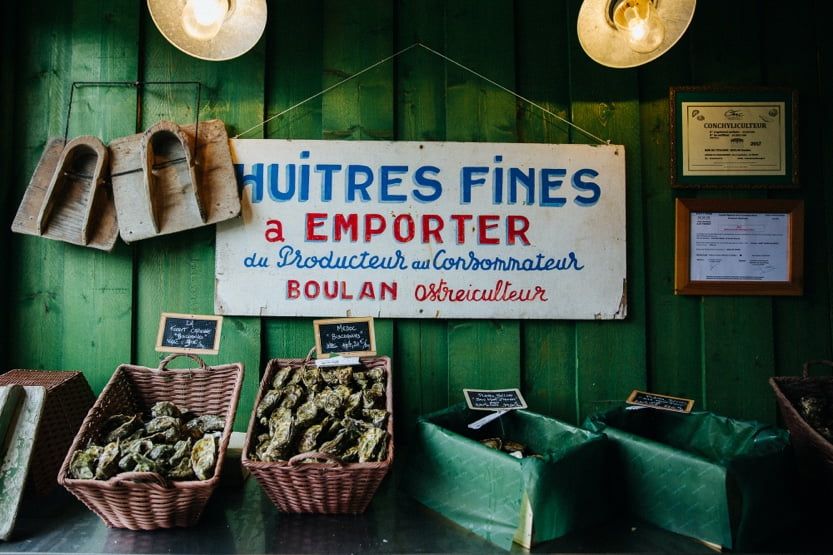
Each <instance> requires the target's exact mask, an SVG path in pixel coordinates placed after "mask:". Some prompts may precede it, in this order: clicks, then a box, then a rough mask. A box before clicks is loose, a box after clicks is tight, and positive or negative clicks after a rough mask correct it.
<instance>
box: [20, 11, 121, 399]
mask: <svg viewBox="0 0 833 555" xmlns="http://www.w3.org/2000/svg"><path fill="white" fill-rule="evenodd" d="M21 10H23V11H24V13H22V14H21V16H22V18H23V21H24V26H26V27H27V28H28V29H29V32H28V33H26V34H25V37H26V38H25V40H26V41H29V42H28V44H26V46H25V47H22V48H21V51H23V52H27V53H28V56H29V57H27V58H24V61H23V64H25V65H24V66H23V67H25V68H27V69H26V70H25V71H27V73H29V75H28V76H27V77H26V78H25V79H24V80H22V81H21V86H25V90H22V91H20V92H19V93H18V96H20V97H21V98H26V99H27V105H28V106H27V108H26V109H24V111H23V112H22V114H21V117H22V118H23V123H22V124H21V125H20V126H19V127H18V129H20V130H22V131H23V132H24V133H26V134H27V139H26V140H25V144H26V146H25V147H24V148H25V149H26V154H25V157H26V158H27V159H28V160H29V162H28V163H26V164H25V165H24V166H25V168H26V169H25V171H24V172H23V173H21V174H18V175H17V176H16V182H17V183H18V184H19V186H20V189H19V190H20V191H21V192H22V190H23V187H24V186H25V184H26V183H27V182H28V178H29V175H30V173H31V171H32V170H33V168H34V166H35V164H36V163H37V159H38V158H39V156H40V153H41V149H42V146H43V144H44V143H45V141H46V139H47V137H50V136H53V137H54V136H60V137H62V136H63V134H64V127H63V126H64V123H65V122H66V117H67V113H66V109H67V101H68V97H69V91H70V87H71V84H72V82H73V81H81V80H83V81H102V80H103V81H113V80H115V81H120V80H129V81H133V80H135V79H136V76H137V71H138V69H137V66H138V62H137V60H138V52H137V51H136V49H135V44H136V43H137V37H138V19H137V15H138V10H137V9H136V6H135V5H134V3H131V2H126V1H122V2H103V1H102V2H81V1H78V2H74V3H71V4H66V3H56V6H55V9H44V8H43V6H42V5H38V6H37V7H32V8H29V7H26V8H21ZM44 29H50V31H49V32H45V31H44ZM22 35H24V34H22ZM91 38H94V39H95V40H91ZM24 83H25V85H24ZM76 96H77V98H76V102H75V103H74V104H73V113H72V120H71V121H70V124H71V125H70V138H72V137H74V136H77V135H82V134H91V135H95V136H97V137H99V138H100V139H102V140H103V141H104V142H107V141H109V140H110V139H112V138H114V137H116V136H119V135H120V134H127V133H131V132H133V130H134V128H135V120H136V101H135V94H134V93H133V92H132V91H130V89H102V88H92V87H90V88H84V89H83V90H80V89H79V90H78V91H77V95H76ZM102 106H107V107H108V108H107V110H103V109H102ZM17 198H19V196H18V197H17ZM16 200H17V199H16ZM13 249H14V252H15V253H16V254H15V256H16V257H19V258H18V259H19V260H23V261H26V262H25V263H24V264H22V265H21V266H22V267H21V269H20V272H19V273H18V274H16V278H15V279H17V280H18V283H17V288H16V293H15V294H14V297H13V298H14V299H15V301H14V303H15V304H16V305H17V307H18V308H17V309H16V316H15V318H16V324H15V326H14V331H13V334H14V337H15V339H14V340H13V341H12V345H13V346H14V347H13V348H14V349H15V352H14V354H13V356H12V363H13V364H14V365H15V366H22V367H33V368H80V369H83V370H84V371H85V375H86V377H87V379H88V381H89V382H90V384H91V385H92V387H93V389H94V390H95V391H99V390H100V389H101V388H102V387H103V386H104V384H105V383H106V382H107V380H108V379H109V377H110V374H112V372H113V370H114V369H115V367H116V365H118V364H119V363H121V362H127V361H129V360H130V337H131V325H132V319H131V299H132V266H131V264H132V261H131V251H130V249H129V248H126V247H125V246H124V245H120V246H118V247H117V248H116V249H115V251H114V252H113V253H103V252H99V251H95V250H93V249H85V248H82V247H75V246H70V245H66V244H64V243H59V242H55V241H48V240H44V239H38V238H28V237H27V238H17V237H16V238H15V245H14V246H13Z"/></svg>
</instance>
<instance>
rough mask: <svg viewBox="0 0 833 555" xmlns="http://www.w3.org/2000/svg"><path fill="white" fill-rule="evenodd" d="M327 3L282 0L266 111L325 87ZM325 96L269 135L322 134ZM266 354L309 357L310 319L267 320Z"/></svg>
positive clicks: (271, 42) (270, 39) (270, 51)
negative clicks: (325, 8)
mask: <svg viewBox="0 0 833 555" xmlns="http://www.w3.org/2000/svg"><path fill="white" fill-rule="evenodd" d="M323 13H324V11H323V2H322V0H315V1H311V2H292V1H289V0H282V1H281V2H278V3H276V6H275V9H273V10H270V22H269V25H268V26H267V27H266V32H267V33H268V35H267V52H266V59H267V60H269V63H268V64H267V68H266V113H267V114H268V115H272V114H277V113H280V112H282V111H284V110H286V109H287V108H289V107H290V106H294V105H295V104H297V103H298V102H301V101H303V100H305V99H307V98H309V97H310V96H312V95H314V94H316V93H318V92H319V91H321V90H322V89H323V88H324V87H323V82H322V74H323V66H322V63H323V48H324V29H323V21H322V19H323V18H322V16H323ZM321 103H322V100H321V97H319V98H317V99H314V100H311V101H309V102H308V103H306V104H304V105H302V106H300V107H298V108H296V109H294V110H292V111H291V112H288V113H286V114H285V115H283V116H281V117H279V118H277V119H274V120H272V121H271V122H270V123H269V124H268V127H267V129H266V137H267V138H274V139H279V138H281V139H282V138H286V139H320V138H321V130H322V127H321ZM263 326H264V329H263V337H264V344H263V357H264V359H269V358H277V357H289V358H298V357H304V356H306V354H307V352H308V351H309V349H310V348H311V347H312V346H313V345H314V344H315V340H314V339H313V332H312V319H311V318H268V319H264V320H263Z"/></svg>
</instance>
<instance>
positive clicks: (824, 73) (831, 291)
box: [805, 1, 833, 343]
mask: <svg viewBox="0 0 833 555" xmlns="http://www.w3.org/2000/svg"><path fill="white" fill-rule="evenodd" d="M812 5H813V7H814V8H816V9H817V10H821V11H823V8H825V7H826V4H824V3H822V2H820V1H815V2H813V3H812ZM814 13H816V12H815V11H814ZM815 22H816V25H815V29H816V37H817V40H818V42H817V53H818V56H817V58H816V59H817V61H818V76H819V88H818V91H819V97H820V98H821V99H822V100H823V101H824V100H826V101H827V102H828V104H827V105H826V106H827V107H826V109H824V110H822V111H821V112H820V114H819V125H820V127H821V129H822V136H821V144H820V145H819V146H820V148H821V152H822V153H823V156H822V158H821V168H820V181H819V184H818V186H819V187H820V188H821V190H822V198H823V199H824V229H825V238H826V239H827V248H826V249H825V258H824V260H826V267H827V295H828V298H833V156H830V155H829V154H828V153H830V152H833V133H831V129H833V110H831V109H830V104H829V102H830V99H831V98H833V36H831V33H830V32H829V29H828V26H827V20H826V18H822V17H816V18H815ZM808 185H809V186H815V185H814V184H808ZM806 241H807V237H806V236H805V242H806ZM805 271H806V269H805ZM827 320H828V322H830V324H829V325H830V328H831V334H833V302H831V303H830V304H829V305H828V307H827ZM829 341H830V342H831V343H833V335H831V337H830V339H829Z"/></svg>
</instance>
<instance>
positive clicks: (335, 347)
mask: <svg viewBox="0 0 833 555" xmlns="http://www.w3.org/2000/svg"><path fill="white" fill-rule="evenodd" d="M313 325H314V327H315V347H316V351H317V352H318V355H319V356H322V355H330V354H353V355H373V354H376V338H375V333H374V329H373V318H334V319H330V320H315V321H314V322H313Z"/></svg>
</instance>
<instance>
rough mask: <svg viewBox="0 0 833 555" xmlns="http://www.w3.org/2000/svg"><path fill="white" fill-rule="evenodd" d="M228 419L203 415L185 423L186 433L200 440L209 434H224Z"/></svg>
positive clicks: (213, 415)
mask: <svg viewBox="0 0 833 555" xmlns="http://www.w3.org/2000/svg"><path fill="white" fill-rule="evenodd" d="M225 427H226V419H225V418H223V417H221V416H217V415H215V414H203V415H202V416H198V417H196V418H194V419H193V420H189V421H188V422H186V423H185V431H186V432H187V433H188V435H190V436H191V437H192V438H194V439H199V438H201V437H202V436H204V435H205V434H206V433H208V432H218V431H219V432H222V431H223V430H224V429H225Z"/></svg>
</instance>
